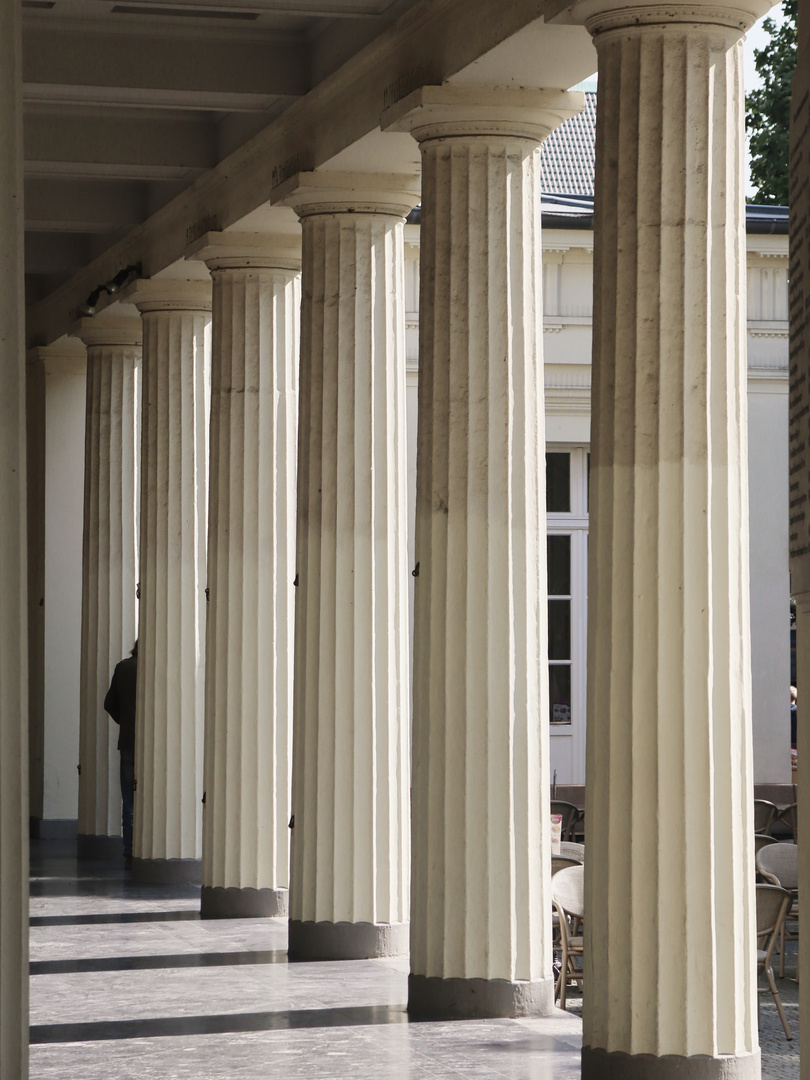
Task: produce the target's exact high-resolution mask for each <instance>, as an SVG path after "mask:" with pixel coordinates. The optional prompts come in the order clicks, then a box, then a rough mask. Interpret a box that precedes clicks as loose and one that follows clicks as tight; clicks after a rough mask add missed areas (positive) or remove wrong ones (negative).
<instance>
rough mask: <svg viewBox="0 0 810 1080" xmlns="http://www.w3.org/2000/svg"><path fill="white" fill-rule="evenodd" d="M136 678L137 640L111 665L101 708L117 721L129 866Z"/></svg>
mask: <svg viewBox="0 0 810 1080" xmlns="http://www.w3.org/2000/svg"><path fill="white" fill-rule="evenodd" d="M137 680H138V642H137V641H136V642H135V644H134V645H133V647H132V652H131V653H130V655H129V656H127V657H125V659H123V660H121V661H120V662H119V663H117V664H116V665H115V671H114V672H113V677H112V681H111V683H110V689H109V690H108V691H107V696H106V697H105V698H104V710H105V712H108V713H109V714H110V716H111V717H112V718H113V720H114V721H115V722H116V724H118V727H119V732H118V752H119V754H120V755H121V802H122V809H121V828H122V832H123V834H124V863H125V865H126V867H127V869H129V868H130V867H131V866H132V820H133V814H134V808H135V691H136V686H137Z"/></svg>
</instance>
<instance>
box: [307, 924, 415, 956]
mask: <svg viewBox="0 0 810 1080" xmlns="http://www.w3.org/2000/svg"><path fill="white" fill-rule="evenodd" d="M409 944H410V932H409V924H408V923H367V922H361V923H350V922H337V923H333V922H302V921H301V920H300V919H291V920H290V937H289V947H288V950H287V952H288V957H289V959H290V960H371V959H374V958H375V957H378V956H403V955H405V954H407V952H408V947H409Z"/></svg>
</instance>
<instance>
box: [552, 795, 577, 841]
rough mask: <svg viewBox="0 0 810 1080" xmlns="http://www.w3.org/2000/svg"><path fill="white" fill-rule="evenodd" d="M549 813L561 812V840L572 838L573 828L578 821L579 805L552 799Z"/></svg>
mask: <svg viewBox="0 0 810 1080" xmlns="http://www.w3.org/2000/svg"><path fill="white" fill-rule="evenodd" d="M551 813H552V814H562V834H561V836H560V839H561V840H568V841H571V840H573V839H574V828H575V826H576V823H577V822H578V821H579V807H578V806H574V804H573V803H570V802H559V801H558V800H556V799H552V802H551Z"/></svg>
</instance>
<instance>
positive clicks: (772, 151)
mask: <svg viewBox="0 0 810 1080" xmlns="http://www.w3.org/2000/svg"><path fill="white" fill-rule="evenodd" d="M797 4H798V0H783V3H782V10H783V11H784V15H785V21H784V22H783V23H782V24H781V25H780V26H777V25H776V23H775V22H774V20H773V19H766V20H765V22H764V23H763V24H762V25H763V29H764V30H766V31H767V33H769V34H770V41H769V42H768V44H767V45H766V46H765V48H764V49H755V50H754V61H755V64H756V69H757V73H758V74H759V76H760V78H761V79H762V84H763V85H762V86H761V87H760V88H759V89H758V90H752V91H751V93H750V94H746V98H745V106H746V116H745V128H746V131H747V132H748V136H749V146H750V149H751V180H752V182H753V183H754V185H755V187H756V188H757V193H756V195H755V196H754V199H753V201H754V202H756V203H764V204H769V203H770V204H773V205H776V206H787V205H788V156H789V139H790V89H791V84H792V82H793V71H794V69H795V67H796V8H797Z"/></svg>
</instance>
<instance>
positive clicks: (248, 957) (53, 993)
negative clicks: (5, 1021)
mask: <svg viewBox="0 0 810 1080" xmlns="http://www.w3.org/2000/svg"><path fill="white" fill-rule="evenodd" d="M199 909H200V890H199V888H198V887H195V886H192V885H170V886H161V885H137V884H134V883H133V882H131V881H130V880H129V877H128V875H127V874H126V873H125V871H124V870H123V868H122V866H121V865H120V864H118V863H103V862H95V861H94V862H84V861H82V862H78V861H77V859H76V855H75V843H70V842H67V841H53V840H51V841H33V842H32V849H31V957H30V958H31V976H32V978H31V1073H30V1075H31V1080H56V1078H58V1080H69V1078H73V1077H81V1078H82V1080H130V1078H132V1080H135V1078H136V1077H137V1078H138V1080H152V1078H157V1077H160V1078H161V1080H166V1078H169V1077H170V1078H172V1080H253V1078H255V1080H259V1078H261V1080H275V1078H285V1080H287V1078H289V1080H295V1078H299V1077H302V1078H303V1077H306V1078H307V1080H344V1078H349V1077H351V1078H352V1080H366V1078H372V1077H373V1078H375V1080H378V1078H391V1080H405V1078H407V1080H427V1078H431V1080H438V1078H440V1077H441V1078H451V1077H452V1078H459V1077H464V1078H470V1080H472V1078H484V1077H492V1078H493V1080H501V1078H504V1077H508V1078H510V1080H574V1078H578V1077H579V1075H580V1062H579V1051H580V1046H581V1022H580V1017H579V1013H578V1010H579V1006H580V1004H581V1003H580V1001H579V1000H578V998H577V995H576V993H575V992H574V993H573V994H572V999H573V1000H572V1002H571V1005H572V1011H571V1012H569V1013H562V1012H560V1011H558V1012H557V1013H556V1014H555V1016H554V1017H552V1018H547V1019H544V1020H485V1021H454V1022H439V1021H430V1022H413V1021H411V1022H409V1020H408V1017H407V1015H406V1012H405V1002H406V1000H407V974H408V961H407V958H397V959H384V960H362V961H350V962H341V963H297V964H288V963H287V953H286V945H287V922H286V919H228V920H213V919H207V920H200V918H199ZM793 948H794V950H795V945H794V946H793ZM788 959H789V963H788V970H787V972H786V974H787V976H788V978H786V979H784V980H780V990H781V992H782V996H783V1002H784V1003H785V1007H786V1011H787V1013H788V1018H789V1022H790V1025H791V1028H792V1029H793V1031H794V1033H795V1037H794V1040H793V1042H792V1043H787V1042H786V1041H785V1039H784V1036H783V1034H782V1029H781V1026H780V1024H779V1019H778V1017H777V1015H776V1010H775V1008H774V1007H773V1005H772V1004H770V997H768V998H767V1000H766V999H765V998H763V1002H762V1017H761V1023H760V1037H761V1041H762V1048H763V1077H766V1078H768V1080H771V1078H773V1080H776V1078H779V1080H782V1078H795V1080H798V1077H799V1056H798V1051H799V1046H798V993H797V987H796V985H795V983H794V982H792V980H791V979H790V976H792V975H793V974H794V972H795V952H794V954H793V955H792V956H789V958H788Z"/></svg>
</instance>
